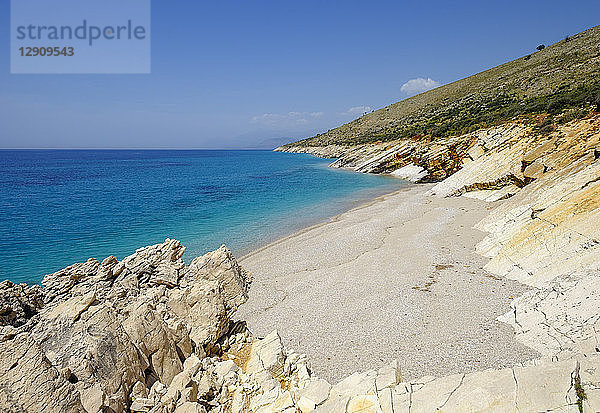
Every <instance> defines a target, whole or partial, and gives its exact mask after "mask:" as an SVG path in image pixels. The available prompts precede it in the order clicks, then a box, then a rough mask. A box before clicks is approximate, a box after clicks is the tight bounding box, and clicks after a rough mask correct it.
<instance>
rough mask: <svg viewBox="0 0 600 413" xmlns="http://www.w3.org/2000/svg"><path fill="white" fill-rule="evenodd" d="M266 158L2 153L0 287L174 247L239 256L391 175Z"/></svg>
mask: <svg viewBox="0 0 600 413" xmlns="http://www.w3.org/2000/svg"><path fill="white" fill-rule="evenodd" d="M330 162H331V161H330V160H324V159H318V158H315V157H312V156H310V155H304V154H287V153H276V152H270V151H135V150H130V151H98V150H89V151H87V150H86V151H84V150H81V151H79V150H77V151H75V150H69V151H63V150H55V151H0V280H3V279H6V278H8V279H10V280H11V281H13V282H27V283H39V282H40V281H41V279H42V278H43V276H44V275H45V274H48V273H52V272H54V271H57V270H59V269H61V268H64V267H66V266H68V265H70V264H72V263H74V262H82V261H85V260H86V259H87V258H89V257H95V258H98V259H100V260H102V259H103V258H105V257H107V256H108V255H115V256H117V258H119V259H122V258H123V257H125V256H127V255H129V254H131V253H133V252H134V251H135V250H136V249H137V248H139V247H142V246H145V245H150V244H155V243H159V242H162V241H163V240H164V239H165V238H167V237H169V238H176V239H179V240H181V241H182V243H183V244H184V245H186V246H187V247H188V249H187V251H186V254H185V256H184V259H185V260H186V261H189V260H191V259H192V258H194V257H195V256H197V255H201V254H203V253H206V252H208V251H212V250H214V249H216V248H218V247H219V246H220V245H221V244H223V243H224V244H226V245H227V246H228V247H229V248H231V249H232V251H233V252H234V253H235V254H236V255H238V256H240V255H241V254H244V253H247V252H249V251H251V250H252V249H254V248H257V247H259V246H261V245H264V244H265V243H267V242H270V241H273V240H275V239H277V238H280V237H282V236H285V235H288V234H290V233H292V232H294V231H296V230H298V229H300V228H302V227H305V226H307V225H311V224H314V223H317V222H319V221H323V220H325V219H326V218H327V217H331V216H333V215H336V214H338V213H340V212H342V211H344V210H346V209H348V208H349V207H351V206H353V205H354V204H356V203H357V202H360V201H361V200H365V199H369V198H372V197H373V196H376V195H380V194H383V193H386V192H391V191H393V190H395V189H398V188H400V187H401V186H402V185H404V183H403V182H402V181H399V180H397V179H394V178H389V177H382V176H374V175H363V174H358V173H354V172H349V171H344V170H339V169H332V168H327V165H328V164H329V163H330Z"/></svg>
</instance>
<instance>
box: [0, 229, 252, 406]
mask: <svg viewBox="0 0 600 413" xmlns="http://www.w3.org/2000/svg"><path fill="white" fill-rule="evenodd" d="M184 251H185V248H184V247H183V246H181V245H180V243H179V242H178V241H175V240H166V241H165V242H164V243H163V244H158V245H154V246H150V247H146V248H142V249H140V250H138V251H136V253H135V254H133V255H131V256H129V257H127V258H125V259H124V260H123V261H121V262H119V261H118V260H117V259H116V258H115V257H109V258H107V259H105V260H104V261H103V262H99V261H97V260H95V259H90V260H88V261H87V262H85V263H81V264H75V265H72V266H70V267H68V268H65V269H64V270H62V271H59V272H57V273H54V274H51V275H48V276H46V277H45V278H44V281H43V284H44V285H45V288H44V289H41V288H39V287H38V286H34V287H27V286H24V285H21V286H15V285H13V284H11V283H8V282H4V283H2V285H0V291H2V292H1V293H0V308H2V318H0V320H1V321H2V322H1V323H0V351H1V353H0V406H2V409H3V410H5V411H23V410H24V411H87V412H97V411H115V412H122V411H127V410H128V409H129V408H130V405H131V402H132V401H133V396H134V394H133V393H132V392H134V390H135V392H138V393H139V392H141V393H144V391H150V390H151V389H152V388H153V385H155V383H160V384H161V385H163V386H166V385H170V384H171V383H172V382H173V381H174V380H175V378H176V377H178V375H180V374H181V372H182V371H184V367H185V363H186V360H188V359H189V358H190V357H192V356H193V357H197V358H204V357H205V356H207V355H212V354H218V352H219V340H220V339H222V337H224V336H226V335H227V334H226V333H227V332H228V331H229V328H230V321H231V320H230V317H231V315H232V314H233V312H234V311H235V309H236V308H237V306H238V305H239V304H241V303H242V302H243V301H245V299H246V298H247V290H248V284H249V282H250V276H249V274H247V273H246V272H245V271H244V270H242V269H241V268H240V267H239V266H238V264H237V262H236V261H235V259H234V258H233V256H232V255H231V253H230V252H229V250H227V249H226V248H225V247H221V248H220V249H219V250H217V251H215V252H213V253H210V254H207V255H205V256H204V257H199V258H196V259H195V260H194V261H192V263H191V264H190V265H189V266H185V265H184V263H183V261H182V260H181V256H182V255H183V252H184Z"/></svg>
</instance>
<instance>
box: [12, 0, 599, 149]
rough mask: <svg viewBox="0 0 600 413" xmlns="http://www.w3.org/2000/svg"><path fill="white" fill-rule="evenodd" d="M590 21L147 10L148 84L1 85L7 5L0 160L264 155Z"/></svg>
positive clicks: (434, 3)
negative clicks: (80, 151) (227, 152)
mask: <svg viewBox="0 0 600 413" xmlns="http://www.w3.org/2000/svg"><path fill="white" fill-rule="evenodd" d="M49 1H50V0H49ZM598 16H600V2H599V1H598V0H589V1H588V0H580V1H577V2H571V3H567V2H564V1H554V0H549V1H548V0H546V1H538V0H534V1H524V0H521V1H511V0H509V1H502V2H487V1H481V0H479V1H461V2H455V1H448V0H445V1H438V0H430V1H428V2H421V1H410V2H408V1H368V2H367V1H360V2H359V1H345V2H337V1H336V2H334V1H323V0H321V1H312V0H308V1H307V0H304V1H293V2H292V1H282V0H278V1H248V0H246V1H233V0H230V1H211V2H205V1H182V0H179V1H159V0H153V1H152V28H151V29H152V73H151V74H148V75H11V74H10V61H9V60H10V50H9V38H10V37H9V36H10V33H9V21H10V10H9V2H8V1H6V0H5V1H2V2H1V3H0V19H1V21H2V24H0V38H2V39H4V40H3V41H2V42H0V56H2V58H1V59H0V147H2V148H234V147H238V148H246V147H257V146H266V145H269V144H273V143H274V142H276V139H279V138H290V140H292V138H300V137H305V136H309V135H312V134H314V133H315V132H319V131H325V130H327V129H330V128H333V127H335V126H338V125H339V124H341V123H344V122H347V121H349V120H352V119H353V118H355V117H357V116H358V115H359V114H360V113H361V112H363V111H364V110H369V109H378V108H381V107H383V106H386V105H388V104H390V103H393V102H396V101H398V100H401V99H403V98H405V97H406V96H408V95H409V94H411V93H416V92H417V91H418V90H420V89H421V88H422V87H426V86H434V85H436V84H444V83H449V82H452V81H454V80H457V79H460V78H463V77H466V76H469V75H470V74H473V73H476V72H479V71H481V70H484V69H487V68H490V67H493V66H496V65H498V64H501V63H503V62H506V61H509V60H512V59H514V58H517V57H519V56H523V55H525V54H528V53H530V52H532V51H533V50H534V49H535V47H536V46H537V45H538V44H540V43H545V44H550V43H553V42H555V41H558V40H560V39H562V38H564V37H565V36H566V35H569V34H574V33H577V32H579V31H582V30H585V29H586V28H589V27H592V26H594V25H596V24H598V23H599V21H598ZM414 79H420V80H414ZM411 80H413V81H412V82H410V81H411ZM407 82H409V83H408V84H407ZM403 85H405V86H403Z"/></svg>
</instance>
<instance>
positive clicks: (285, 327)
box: [238, 185, 537, 382]
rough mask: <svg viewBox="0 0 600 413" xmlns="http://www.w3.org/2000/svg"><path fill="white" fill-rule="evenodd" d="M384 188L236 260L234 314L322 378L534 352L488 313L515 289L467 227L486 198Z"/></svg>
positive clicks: (407, 374) (450, 369)
mask: <svg viewBox="0 0 600 413" xmlns="http://www.w3.org/2000/svg"><path fill="white" fill-rule="evenodd" d="M430 187H431V186H430V185H419V186H417V185H415V186H411V187H409V188H407V189H404V190H401V191H399V192H396V193H393V194H390V195H386V196H384V197H380V198H378V199H376V200H374V201H373V202H371V203H368V204H366V205H364V206H361V207H359V208H356V209H353V210H351V211H348V212H346V213H344V214H341V215H339V216H337V217H335V218H334V219H333V220H332V221H331V222H327V223H324V224H321V225H317V226H314V227H311V228H308V229H306V230H304V231H302V232H300V233H297V234H295V235H292V236H290V237H287V238H284V239H282V240H280V241H277V242H275V243H273V244H270V245H268V246H266V247H264V248H261V249H259V250H257V251H255V252H253V253H251V254H249V255H247V256H245V257H243V258H242V260H241V263H242V265H243V266H244V267H245V268H247V269H248V270H250V271H251V272H252V273H253V274H254V277H255V279H254V282H253V284H252V286H251V289H250V299H249V301H248V302H247V303H246V304H245V305H244V306H243V307H242V308H241V309H240V310H239V311H238V317H239V318H241V319H244V320H246V321H247V322H248V325H249V327H250V329H251V331H253V332H254V334H256V335H258V336H264V335H266V334H268V333H269V332H271V331H272V330H274V329H277V330H278V331H279V333H280V335H281V337H282V339H283V341H284V344H285V345H286V346H287V348H289V349H293V350H295V351H297V352H300V353H306V354H307V355H308V356H309V360H311V365H312V369H313V371H314V372H315V373H316V374H317V375H318V376H320V377H323V378H325V379H328V380H330V381H331V382H336V381H339V380H340V379H342V378H344V377H345V376H347V375H349V374H352V373H354V372H357V371H362V370H367V369H369V368H373V367H377V366H381V365H383V364H384V363H387V362H390V361H391V360H393V359H398V360H399V361H400V364H401V367H402V375H403V378H404V379H405V380H406V379H416V378H419V377H422V376H425V375H434V376H440V375H445V374H452V373H461V372H467V371H472V370H477V369H484V368H489V367H501V366H508V365H513V364H516V363H519V362H522V361H525V360H528V359H531V358H534V357H536V356H537V353H536V352H534V351H533V350H531V349H529V348H527V347H525V346H523V345H521V344H519V343H517V342H516V341H515V340H514V334H513V330H512V328H511V327H510V326H508V325H505V324H502V323H500V322H497V321H495V318H496V317H497V316H499V315H501V314H504V313H506V312H507V311H509V310H510V301H511V299H512V297H517V296H519V295H521V294H522V293H523V292H524V291H525V290H526V287H525V286H523V285H520V284H518V283H516V282H513V281H509V280H505V279H499V278H497V277H495V276H493V275H491V274H489V273H487V272H486V271H484V270H483V266H484V265H485V263H486V262H487V259H486V258H484V257H481V256H479V255H477V254H476V253H475V252H474V246H475V244H476V243H477V242H479V241H480V240H481V239H483V237H484V236H485V234H484V233H482V232H480V231H477V230H474V229H472V226H473V225H474V224H475V223H477V222H478V221H479V220H480V219H481V218H483V217H484V216H485V214H486V213H487V210H488V208H491V207H492V206H490V205H489V204H486V203H484V202H482V201H478V200H473V199H467V198H449V199H448V198H447V199H440V198H433V197H429V196H426V195H425V192H426V190H427V189H429V188H430Z"/></svg>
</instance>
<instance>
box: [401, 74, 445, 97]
mask: <svg viewBox="0 0 600 413" xmlns="http://www.w3.org/2000/svg"><path fill="white" fill-rule="evenodd" d="M438 86H440V82H438V81H436V80H433V79H432V78H430V77H428V78H427V79H425V78H422V77H418V78H416V79H410V80H409V81H408V82H406V83H405V84H403V85H402V87H401V88H400V91H401V92H402V93H404V94H406V95H407V96H414V95H418V94H419V93H423V92H426V91H428V90H430V89H434V88H436V87H438Z"/></svg>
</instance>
